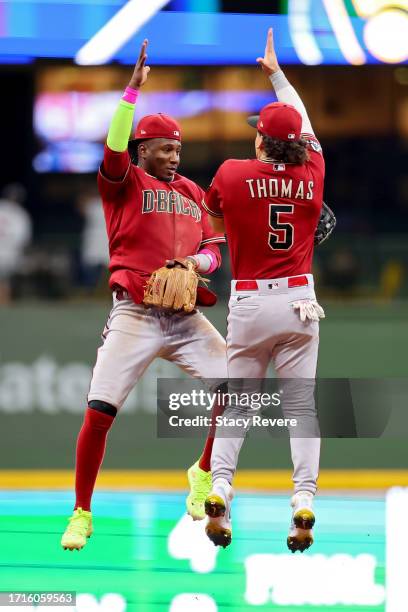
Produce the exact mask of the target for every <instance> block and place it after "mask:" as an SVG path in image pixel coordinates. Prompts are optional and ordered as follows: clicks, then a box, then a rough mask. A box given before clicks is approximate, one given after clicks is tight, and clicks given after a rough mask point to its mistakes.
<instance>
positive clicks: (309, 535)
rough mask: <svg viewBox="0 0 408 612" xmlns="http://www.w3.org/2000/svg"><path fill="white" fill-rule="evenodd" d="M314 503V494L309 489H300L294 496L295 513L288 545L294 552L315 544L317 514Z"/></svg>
mask: <svg viewBox="0 0 408 612" xmlns="http://www.w3.org/2000/svg"><path fill="white" fill-rule="evenodd" d="M312 503H313V494H312V493H309V492H308V491H300V492H299V493H296V494H295V495H294V496H293V497H292V501H291V505H292V507H293V515H292V522H291V525H290V531H289V535H288V538H287V545H288V548H289V550H291V551H292V552H293V553H294V552H296V551H297V550H299V551H300V552H303V551H305V550H307V549H308V548H310V546H311V545H312V544H313V532H312V529H313V526H314V524H315V515H314V512H313V510H312Z"/></svg>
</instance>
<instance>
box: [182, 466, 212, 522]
mask: <svg viewBox="0 0 408 612" xmlns="http://www.w3.org/2000/svg"><path fill="white" fill-rule="evenodd" d="M187 478H188V482H189V485H190V493H189V495H188V497H187V499H186V506H187V512H188V514H189V515H190V516H191V517H192V519H193V520H194V521H201V520H202V519H203V518H205V509H204V502H205V498H206V497H207V495H208V494H209V493H210V491H211V485H212V478H211V472H205V471H204V470H202V469H201V468H200V466H199V465H198V461H196V462H195V464H194V465H192V466H191V467H190V468H189V469H188V471H187Z"/></svg>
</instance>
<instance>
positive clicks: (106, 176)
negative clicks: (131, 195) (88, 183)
mask: <svg viewBox="0 0 408 612" xmlns="http://www.w3.org/2000/svg"><path fill="white" fill-rule="evenodd" d="M131 164H132V162H131V160H130V155H129V153H128V151H127V150H126V151H122V152H117V151H112V150H111V149H110V148H109V147H108V145H105V148H104V155H103V161H102V163H101V165H100V168H99V172H98V189H99V193H100V194H101V196H102V198H104V197H107V198H112V197H114V196H115V193H117V192H118V191H119V190H120V189H122V187H123V185H124V184H126V183H127V182H128V181H129V180H130V177H131V172H130V167H131Z"/></svg>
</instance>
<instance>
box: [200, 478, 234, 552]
mask: <svg viewBox="0 0 408 612" xmlns="http://www.w3.org/2000/svg"><path fill="white" fill-rule="evenodd" d="M233 497H234V490H233V488H232V487H231V485H230V484H229V482H228V481H227V480H225V479H223V478H220V479H219V480H217V481H216V482H215V483H214V486H213V490H212V491H211V494H210V495H209V496H208V497H207V499H206V500H205V513H206V515H207V516H208V522H207V525H206V526H205V533H206V534H207V536H208V538H209V539H210V540H211V542H212V543H213V544H214V546H222V547H223V548H226V547H227V546H229V545H230V544H231V540H232V526H231V509H230V508H231V502H232V498H233Z"/></svg>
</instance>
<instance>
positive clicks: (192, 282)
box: [143, 258, 209, 312]
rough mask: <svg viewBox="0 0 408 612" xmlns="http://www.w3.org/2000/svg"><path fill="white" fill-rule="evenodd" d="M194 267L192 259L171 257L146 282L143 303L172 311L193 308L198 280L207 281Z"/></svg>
mask: <svg viewBox="0 0 408 612" xmlns="http://www.w3.org/2000/svg"><path fill="white" fill-rule="evenodd" d="M196 267H197V264H196V263H195V262H194V260H193V259H188V258H186V259H172V260H171V261H168V262H167V264H166V265H165V266H163V267H162V268H159V269H158V270H155V272H153V274H152V275H151V277H150V278H149V280H148V282H147V285H146V288H145V292H144V296H143V304H145V306H157V307H158V308H167V309H169V310H174V311H180V310H184V312H191V311H192V310H194V307H195V304H196V299H197V286H198V282H199V281H200V280H202V281H204V282H209V281H207V279H205V278H202V277H201V276H200V275H199V274H197V272H196Z"/></svg>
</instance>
